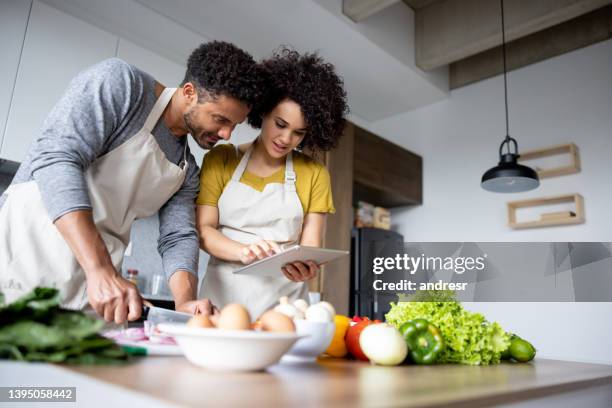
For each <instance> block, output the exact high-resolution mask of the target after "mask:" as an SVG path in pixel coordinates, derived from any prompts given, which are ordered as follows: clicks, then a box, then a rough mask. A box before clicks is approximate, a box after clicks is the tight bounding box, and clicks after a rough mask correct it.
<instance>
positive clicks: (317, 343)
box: [283, 319, 336, 362]
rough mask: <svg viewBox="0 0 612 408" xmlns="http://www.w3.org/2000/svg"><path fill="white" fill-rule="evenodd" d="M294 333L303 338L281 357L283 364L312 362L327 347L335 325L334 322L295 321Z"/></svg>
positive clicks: (332, 336)
mask: <svg viewBox="0 0 612 408" xmlns="http://www.w3.org/2000/svg"><path fill="white" fill-rule="evenodd" d="M293 322H294V323H295V329H296V333H297V334H298V335H299V336H303V338H301V339H299V340H298V341H297V342H296V343H295V344H294V345H293V347H291V349H290V350H289V351H288V352H287V354H285V355H284V356H283V362H296V361H297V362H299V361H314V360H316V358H317V357H318V356H319V354H321V353H323V352H324V351H325V350H327V348H328V347H329V345H330V343H331V341H332V339H333V338H334V332H335V330H336V325H335V323H334V322H327V323H325V322H311V321H308V320H304V319H295V320H293Z"/></svg>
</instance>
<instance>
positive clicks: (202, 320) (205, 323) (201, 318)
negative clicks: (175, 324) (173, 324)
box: [187, 314, 215, 328]
mask: <svg viewBox="0 0 612 408" xmlns="http://www.w3.org/2000/svg"><path fill="white" fill-rule="evenodd" d="M187 326H189V327H203V328H211V327H215V325H214V324H213V323H212V322H211V321H210V319H209V318H208V316H206V315H202V314H199V315H195V316H193V317H192V318H191V319H189V321H188V322H187Z"/></svg>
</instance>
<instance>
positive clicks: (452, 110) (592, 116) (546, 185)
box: [370, 40, 612, 241]
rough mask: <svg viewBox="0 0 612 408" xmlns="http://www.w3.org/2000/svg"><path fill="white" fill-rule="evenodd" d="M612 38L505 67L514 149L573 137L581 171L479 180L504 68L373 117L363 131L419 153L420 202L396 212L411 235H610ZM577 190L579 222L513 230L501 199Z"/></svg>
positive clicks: (491, 157)
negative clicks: (488, 186)
mask: <svg viewBox="0 0 612 408" xmlns="http://www.w3.org/2000/svg"><path fill="white" fill-rule="evenodd" d="M611 73H612V41H610V40H609V41H606V42H602V43H599V44H595V45H592V46H590V47H587V48H583V49H580V50H577V51H574V52H571V53H568V54H565V55H562V56H559V57H556V58H552V59H549V60H546V61H543V62H540V63H538V64H534V65H530V66H528V67H524V68H522V69H519V70H517V71H513V72H511V73H510V74H509V78H508V86H509V104H510V105H509V110H510V134H511V135H512V136H513V137H515V138H516V139H517V141H518V143H519V147H520V148H521V150H530V149H533V148H539V147H546V146H550V145H554V144H559V143H566V142H574V143H576V144H577V145H578V147H579V149H580V155H581V160H582V171H581V172H580V173H578V174H575V175H570V176H564V177H557V178H550V179H544V180H542V184H541V186H540V188H538V189H537V190H533V191H530V192H526V193H520V194H495V193H490V192H486V191H484V190H482V189H481V188H480V185H479V184H480V178H481V176H482V173H483V172H484V171H485V170H487V169H488V168H490V167H492V166H494V165H495V164H496V162H497V160H498V157H497V149H498V146H499V144H500V143H501V141H502V140H503V137H504V136H505V127H504V126H505V125H504V106H503V82H502V81H503V80H502V77H501V76H498V77H495V78H492V79H489V80H485V81H482V82H479V83H476V84H473V85H469V86H466V87H463V88H459V89H457V90H455V91H453V92H452V93H451V95H450V98H449V99H448V100H446V101H443V102H438V103H436V104H433V105H430V106H428V107H425V108H421V109H417V110H414V111H411V112H408V113H405V114H402V115H397V116H395V117H393V118H390V119H388V120H385V121H380V122H376V123H373V124H372V126H371V127H370V129H372V130H374V131H375V132H376V133H378V134H380V135H383V136H385V137H387V138H388V139H390V140H392V141H394V142H395V143H397V144H400V145H402V146H405V147H407V148H409V149H410V150H413V151H415V152H416V153H418V154H420V155H422V156H423V187H424V188H423V205H422V206H419V207H415V208H404V209H399V210H396V211H394V212H393V223H394V224H397V226H398V230H399V231H400V232H401V233H402V234H404V236H405V238H406V240H414V241H612V217H610V212H609V209H610V208H612V186H611V184H610V180H609V177H610V175H611V174H612V161H611V158H612V76H611ZM574 192H576V193H580V194H582V195H583V196H584V199H585V206H586V219H587V222H586V223H585V224H583V225H576V226H566V227H554V228H539V229H532V230H518V231H516V230H512V229H510V228H508V227H507V226H506V224H507V219H506V205H505V203H506V202H507V201H514V200H520V199H524V198H533V197H544V196H551V195H558V194H564V193H574Z"/></svg>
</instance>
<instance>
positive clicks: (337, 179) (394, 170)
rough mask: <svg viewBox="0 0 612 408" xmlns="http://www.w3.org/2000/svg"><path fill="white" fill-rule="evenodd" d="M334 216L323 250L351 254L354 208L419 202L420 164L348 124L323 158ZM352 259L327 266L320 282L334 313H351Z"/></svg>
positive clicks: (417, 158) (417, 159) (413, 156)
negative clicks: (361, 202) (335, 146)
mask: <svg viewBox="0 0 612 408" xmlns="http://www.w3.org/2000/svg"><path fill="white" fill-rule="evenodd" d="M325 164H326V166H327V169H328V171H329V174H330V177H331V184H332V193H333V197H334V205H335V207H336V213H335V214H333V215H330V216H328V218H327V227H326V230H325V236H324V246H325V247H326V248H336V249H346V250H350V249H351V229H352V228H353V220H354V208H353V207H354V205H355V204H356V203H357V201H367V202H369V203H371V204H374V205H377V206H382V207H395V206H401V205H416V204H421V202H422V189H423V182H422V178H423V176H422V158H421V156H419V155H416V154H414V153H412V152H410V151H408V150H406V149H404V148H402V147H400V146H398V145H396V144H393V143H391V142H389V141H387V140H385V139H383V138H381V137H379V136H377V135H375V134H373V133H371V132H368V131H367V130H365V129H362V128H360V127H358V126H356V125H354V124H352V123H347V126H346V128H345V130H344V134H343V136H342V138H341V139H340V143H339V145H338V147H337V148H336V149H334V150H332V151H330V152H327V153H326V155H325ZM350 267H351V266H350V258H348V257H347V258H345V259H342V260H339V261H335V262H332V263H330V264H328V265H325V268H324V270H323V272H322V273H321V277H320V279H319V282H318V283H319V285H318V286H319V287H318V288H312V287H311V289H314V290H318V291H320V292H321V293H322V297H323V299H325V300H327V301H330V302H331V303H332V304H333V305H335V306H336V309H337V311H338V313H341V314H347V313H348V312H349V288H350V279H351V272H350Z"/></svg>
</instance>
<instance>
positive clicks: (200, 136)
mask: <svg viewBox="0 0 612 408" xmlns="http://www.w3.org/2000/svg"><path fill="white" fill-rule="evenodd" d="M192 114H193V112H192V111H189V112H187V113H185V114H184V115H183V119H184V121H185V127H186V128H187V131H189V133H190V134H191V136H192V137H193V140H195V142H196V143H197V144H198V145H199V146H200V147H201V148H202V149H206V150H208V149H211V148H212V147H213V146H214V145H215V143H217V141H218V140H219V139H220V138H219V136H218V135H217V132H208V131H206V129H203V128H198V127H196V126H195V125H194V123H193V121H192V120H191V116H192ZM211 139H213V140H211Z"/></svg>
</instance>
